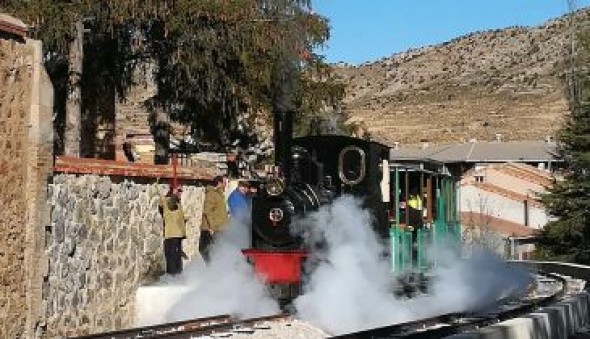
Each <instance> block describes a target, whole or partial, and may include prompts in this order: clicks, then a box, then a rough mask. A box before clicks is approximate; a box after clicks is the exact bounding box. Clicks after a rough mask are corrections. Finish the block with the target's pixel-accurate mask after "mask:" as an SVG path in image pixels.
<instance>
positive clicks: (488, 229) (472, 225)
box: [461, 196, 504, 254]
mask: <svg viewBox="0 0 590 339" xmlns="http://www.w3.org/2000/svg"><path fill="white" fill-rule="evenodd" d="M467 205H468V211H469V216H468V218H467V219H466V220H464V222H463V226H464V227H463V232H462V235H461V237H462V242H463V244H464V247H465V248H466V249H467V250H468V253H469V254H470V253H471V252H472V250H473V248H474V247H476V246H479V247H483V248H486V249H489V250H491V251H494V252H496V253H503V250H504V241H503V240H502V237H501V236H500V234H498V233H497V232H495V231H494V230H493V229H492V226H491V225H492V220H493V215H494V213H495V212H496V211H495V210H494V209H493V208H492V207H491V203H490V201H489V200H488V197H483V196H479V197H478V198H477V200H475V201H471V200H470V201H468V202H467ZM474 205H475V206H474Z"/></svg>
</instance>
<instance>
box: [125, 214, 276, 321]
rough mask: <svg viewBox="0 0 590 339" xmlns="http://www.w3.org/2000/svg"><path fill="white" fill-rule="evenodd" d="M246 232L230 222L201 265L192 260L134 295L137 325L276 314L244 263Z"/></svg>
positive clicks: (236, 223) (261, 282) (259, 282)
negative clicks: (179, 270)
mask: <svg viewBox="0 0 590 339" xmlns="http://www.w3.org/2000/svg"><path fill="white" fill-rule="evenodd" d="M248 239H249V227H247V226H246V225H244V224H243V223H240V222H238V221H235V220H232V222H231V223H230V225H229V227H228V231H227V232H224V233H220V234H219V238H218V239H217V242H216V243H215V245H214V246H213V247H212V249H211V251H212V252H211V261H210V262H209V264H208V265H205V264H204V263H203V262H202V261H201V260H193V261H192V262H191V263H190V264H189V265H187V267H185V270H184V271H183V273H182V274H180V275H179V276H178V277H174V278H171V277H170V276H165V278H163V279H162V281H160V283H158V284H157V285H155V286H146V287H142V288H140V290H139V291H138V294H137V306H136V309H137V325H138V326H143V325H150V324H158V323H164V322H170V321H177V320H185V319H193V318H199V317H206V316H212V315H219V314H230V315H232V316H234V317H238V318H248V317H258V316H264V315H271V314H276V313H278V312H279V306H278V304H277V302H276V301H275V300H273V299H272V298H271V297H270V294H269V292H268V290H267V288H266V286H265V285H264V282H263V281H262V280H261V279H260V278H258V277H256V275H255V273H254V270H253V268H252V267H251V266H250V265H249V264H248V263H247V262H246V260H245V259H244V257H243V255H242V253H241V249H242V248H246V247H247V245H248Z"/></svg>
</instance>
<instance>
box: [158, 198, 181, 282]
mask: <svg viewBox="0 0 590 339" xmlns="http://www.w3.org/2000/svg"><path fill="white" fill-rule="evenodd" d="M160 207H161V211H162V216H163V219H164V256H165V257H166V273H168V274H180V273H181V272H182V256H183V253H184V252H183V251H182V239H185V238H186V225H185V218H184V213H183V211H182V206H181V205H180V192H178V191H175V192H171V193H170V194H168V195H167V196H165V197H163V198H162V199H161V201H160Z"/></svg>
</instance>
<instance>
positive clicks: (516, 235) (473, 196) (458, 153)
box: [390, 140, 562, 258]
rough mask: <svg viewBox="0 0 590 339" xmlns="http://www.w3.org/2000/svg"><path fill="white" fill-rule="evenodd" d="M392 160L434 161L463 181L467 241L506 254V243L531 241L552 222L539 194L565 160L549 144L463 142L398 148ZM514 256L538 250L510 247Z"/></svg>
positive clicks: (526, 246) (393, 150)
mask: <svg viewBox="0 0 590 339" xmlns="http://www.w3.org/2000/svg"><path fill="white" fill-rule="evenodd" d="M390 158H391V159H392V160H398V161H404V160H408V161H409V160H416V159H431V160H434V161H437V162H441V163H444V164H445V166H446V167H447V168H448V169H449V170H450V172H451V173H453V175H456V176H460V177H461V189H460V202H459V204H460V205H459V210H460V213H461V221H462V226H463V230H464V233H470V232H471V233H473V232H476V233H477V234H476V235H474V234H470V236H467V237H465V238H470V237H471V238H473V239H476V238H477V239H478V240H477V241H480V242H488V244H484V245H490V244H489V243H490V242H492V240H491V239H492V238H494V239H496V240H497V239H500V241H495V240H494V241H493V242H495V244H493V245H490V247H494V248H495V249H496V250H503V249H504V247H505V246H504V244H505V242H506V240H508V239H529V238H531V237H534V235H535V234H536V233H537V232H538V231H539V230H540V229H542V228H543V227H544V225H545V224H546V223H547V222H548V221H549V220H550V217H549V215H548V214H547V213H546V210H545V208H544V206H543V205H542V204H541V203H540V202H539V195H540V194H542V193H543V192H545V190H546V188H547V187H549V186H551V185H552V184H553V181H554V180H555V179H554V176H553V174H552V172H553V170H555V169H557V168H559V167H560V165H561V163H562V161H561V160H559V159H558V158H557V145H556V143H555V142H552V141H550V140H548V141H507V142H503V141H499V140H498V141H492V142H482V141H471V142H466V143H461V144H449V145H437V146H428V145H423V146H422V147H394V148H393V149H392V150H391V152H390ZM512 245H513V246H511V247H512V251H513V252H514V253H513V254H514V256H516V257H520V258H522V257H526V253H529V252H530V251H532V249H533V248H534V247H532V246H531V245H529V244H523V245H518V243H516V244H512Z"/></svg>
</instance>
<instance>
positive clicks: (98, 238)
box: [44, 174, 203, 337]
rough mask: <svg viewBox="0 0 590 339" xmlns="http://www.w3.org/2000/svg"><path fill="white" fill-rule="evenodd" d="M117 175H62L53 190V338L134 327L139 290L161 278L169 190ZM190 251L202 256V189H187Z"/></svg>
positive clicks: (49, 299) (49, 298) (49, 285)
mask: <svg viewBox="0 0 590 339" xmlns="http://www.w3.org/2000/svg"><path fill="white" fill-rule="evenodd" d="M149 181H150V180H148V182H146V178H143V179H133V180H132V179H130V178H127V179H123V178H122V177H117V176H98V175H74V174H59V175H56V176H55V177H54V178H53V183H52V184H50V185H49V198H50V201H51V227H48V229H47V231H48V233H47V248H46V251H47V256H48V262H49V276H48V278H47V282H46V286H45V288H44V293H45V295H46V300H45V302H46V305H47V309H46V316H47V332H46V333H45V335H46V336H48V337H56V336H69V335H81V334H87V333H95V332H103V331H109V330H114V329H120V328H123V327H129V326H133V322H134V319H133V317H134V296H135V291H136V289H137V288H138V287H139V286H140V285H141V284H144V283H150V282H152V281H154V280H155V279H157V277H158V276H160V275H161V274H163V270H164V267H165V265H164V255H163V238H162V219H161V216H160V214H159V212H158V201H159V198H160V196H161V195H162V194H164V193H165V192H166V190H167V189H168V185H164V184H157V183H156V179H155V178H153V179H151V182H149ZM183 190H184V191H183V195H182V204H183V208H184V210H185V214H186V216H187V217H188V223H187V231H188V234H187V239H186V240H185V241H184V247H185V252H186V253H187V254H188V255H189V257H190V258H197V257H198V248H197V243H198V241H197V239H198V235H199V227H200V220H201V208H202V198H203V196H202V193H203V189H202V188H201V187H199V186H198V184H193V185H183Z"/></svg>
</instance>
